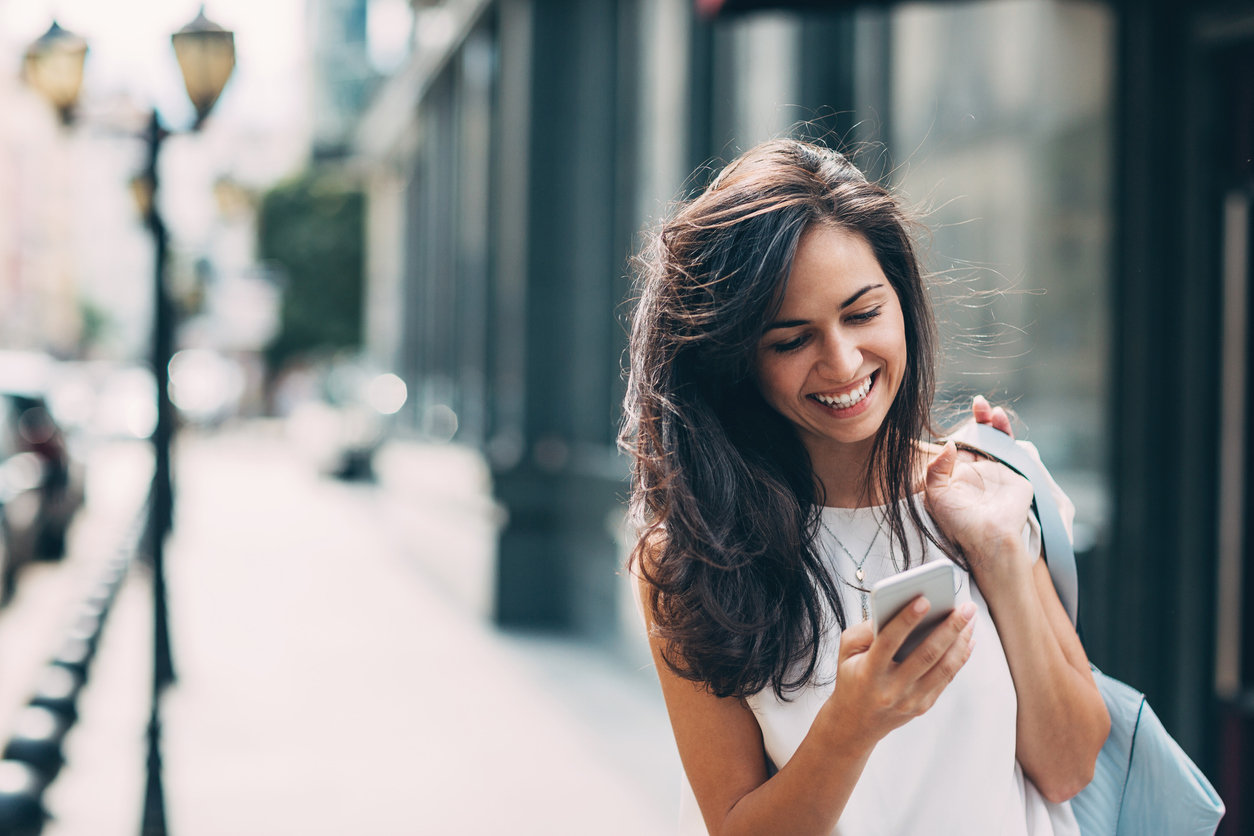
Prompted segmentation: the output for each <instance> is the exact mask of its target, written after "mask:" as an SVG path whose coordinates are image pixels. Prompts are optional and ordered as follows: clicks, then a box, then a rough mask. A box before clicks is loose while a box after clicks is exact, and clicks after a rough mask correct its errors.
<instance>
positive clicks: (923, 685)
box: [911, 620, 975, 701]
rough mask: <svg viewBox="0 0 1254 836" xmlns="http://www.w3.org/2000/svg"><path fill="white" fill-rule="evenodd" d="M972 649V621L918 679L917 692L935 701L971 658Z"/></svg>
mask: <svg viewBox="0 0 1254 836" xmlns="http://www.w3.org/2000/svg"><path fill="white" fill-rule="evenodd" d="M974 649H975V621H974V620H972V621H968V622H967V626H966V627H964V628H963V629H962V631H961V632H960V633H959V634H958V636H957V638H956V639H955V640H954V642H953V643H952V644H950V645H949V647H948V648H947V649H946V650H945V653H944V654H943V655H942V656H941V657H940V659H939V660H938V661H937V662H936V664H934V665H932V667H931V668H930V669H929V670H928V671H927V672H926V673H925V674H923V676H922V677H920V678H919V682H918V687H919V690H920V691H921V692H922V693H923V694H927V695H929V696H930V698H931V700H932V701H935V698H936V696H937V695H939V694H940V692H941V691H943V690H945V686H947V685H948V684H949V683H950V682H953V679H954V677H955V676H957V675H958V671H960V670H962V666H963V665H965V664H966V663H967V660H968V659H970V658H971V651H972V650H974ZM911 655H912V656H913V654H911Z"/></svg>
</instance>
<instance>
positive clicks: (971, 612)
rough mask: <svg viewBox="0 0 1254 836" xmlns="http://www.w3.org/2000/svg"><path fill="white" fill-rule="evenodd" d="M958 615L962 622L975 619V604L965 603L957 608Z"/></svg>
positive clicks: (971, 602) (972, 602)
mask: <svg viewBox="0 0 1254 836" xmlns="http://www.w3.org/2000/svg"><path fill="white" fill-rule="evenodd" d="M958 615H960V616H962V620H963V621H970V620H971V619H972V618H974V617H975V602H974V601H967V602H966V603H965V604H963V605H962V606H961V607H959V608H958Z"/></svg>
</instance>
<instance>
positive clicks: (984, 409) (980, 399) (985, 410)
mask: <svg viewBox="0 0 1254 836" xmlns="http://www.w3.org/2000/svg"><path fill="white" fill-rule="evenodd" d="M971 415H972V416H974V417H975V420H976V422H977V423H980V424H989V423H992V420H993V408H992V407H991V406H989V403H988V398H985V397H984V396H983V395H976V396H975V397H974V398H972V399H971Z"/></svg>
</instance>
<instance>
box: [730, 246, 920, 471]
mask: <svg viewBox="0 0 1254 836" xmlns="http://www.w3.org/2000/svg"><path fill="white" fill-rule="evenodd" d="M755 370H756V375H757V382H758V388H759V389H760V390H761V392H762V396H763V398H765V400H766V402H767V403H768V404H770V405H771V407H772V408H774V409H775V410H776V411H777V412H779V414H781V415H783V416H784V417H785V418H787V419H788V420H789V421H790V422H791V423H792V424H793V425H794V426H795V427H796V428H797V432H798V433H799V435H800V437H801V441H802V443H803V444H804V445H805V447H806V449H807V450H808V451H809V453H810V457H811V459H813V460H814V461H815V462H816V464H817V463H818V462H820V461H822V460H824V458H825V457H826V456H829V455H832V454H835V455H838V456H842V457H843V456H845V455H848V454H849V453H853V452H857V451H858V450H861V451H863V452H865V450H866V449H869V445H870V443H871V442H872V441H873V440H874V438H875V434H876V432H877V431H878V430H879V428H880V426H881V425H882V424H883V423H884V418H885V416H887V415H888V409H889V407H890V406H891V405H892V402H893V398H895V397H896V395H897V390H898V388H900V386H901V380H902V377H903V376H904V375H905V372H906V330H905V321H904V318H903V316H902V312H901V302H900V301H899V300H898V298H897V292H896V291H895V290H893V287H892V285H891V284H890V283H889V281H888V278H887V277H886V276H885V275H884V271H883V270H882V269H881V268H880V265H879V262H878V261H877V260H876V258H875V254H874V253H873V252H872V250H871V246H870V244H868V243H867V242H866V239H864V238H863V237H862V236H861V235H858V234H856V233H852V232H848V231H846V230H842V229H837V228H834V227H831V226H827V225H824V224H812V225H811V226H810V227H809V228H807V229H806V231H805V232H804V233H802V236H801V240H800V242H799V243H798V245H797V253H796V256H795V258H794V260H793V265H792V271H791V272H790V273H789V274H788V284H787V290H786V291H785V293H784V298H783V302H782V304H781V305H780V308H779V312H778V314H777V315H776V316H775V318H774V320H773V321H771V322H769V323H767V324H766V330H765V331H764V332H763V334H762V337H761V339H760V340H759V341H758V349H757V360H756V366H755Z"/></svg>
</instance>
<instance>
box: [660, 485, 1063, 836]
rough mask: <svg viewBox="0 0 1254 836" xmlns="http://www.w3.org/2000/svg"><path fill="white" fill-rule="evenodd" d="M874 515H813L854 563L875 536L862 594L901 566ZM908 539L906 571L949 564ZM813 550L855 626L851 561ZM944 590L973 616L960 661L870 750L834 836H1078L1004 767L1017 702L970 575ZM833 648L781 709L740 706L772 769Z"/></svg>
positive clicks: (689, 813)
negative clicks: (934, 693) (969, 641)
mask: <svg viewBox="0 0 1254 836" xmlns="http://www.w3.org/2000/svg"><path fill="white" fill-rule="evenodd" d="M1067 506H1068V507H1069V506H1070V503H1069V502H1068V503H1067ZM883 513H884V508H883V507H878V508H824V509H823V510H822V515H823V520H824V522H825V523H826V527H830V528H831V529H832V531H834V532H836V534H837V535H838V536H839V537H840V540H841V542H843V543H844V545H845V546H846V547H847V548H848V550H849V551H850V552H851V553H852V554H853V555H854V556H856V557H857V558H858V559H861V558H862V556H863V554H864V553H865V552H866V550H867V548H868V546H869V545H870V543H871V540H872V538H873V537H877V540H876V544H875V546H874V547H873V548H872V549H871V553H870V555H869V556H868V557H867V558H866V562H865V563H864V564H863V569H864V571H865V575H866V577H865V581H864V582H863V584H862V585H863V586H865V588H868V589H869V588H870V587H871V585H872V584H874V583H875V582H876V581H877V580H879V579H881V578H884V577H887V576H889V575H892V574H895V573H896V572H898V571H900V570H901V568H902V567H900V566H899V565H894V559H893V556H892V555H891V554H890V552H889V549H888V547H887V546H888V542H889V538H888V536H887V531H886V530H884V531H880V532H879V534H878V536H877V534H876V531H877V528H879V526H880V523H881V517H882V516H883ZM907 519H908V518H907ZM924 519H927V517H926V515H925V516H924ZM910 533H911V534H912V536H913V542H912V543H911V555H913V560H912V565H918V563H919V555H920V553H921V552H920V549H922V550H923V551H922V554H923V555H924V560H925V561H932V560H948V558H946V557H945V556H944V554H943V553H941V552H940V551H939V550H938V549H937V548H936V547H935V546H933V545H932V544H931V543H930V542H926V541H925V538H923V537H922V536H921V535H920V534H919V532H917V531H911V532H910ZM1025 538H1027V539H1028V544H1029V551H1028V554H1030V555H1039V554H1040V540H1039V533H1038V532H1037V531H1036V525H1035V520H1033V521H1032V523H1031V525H1030V526H1029V527H1027V528H1025ZM925 542H926V546H925V545H924V544H925ZM818 546H819V554H820V555H826V557H827V559H828V561H829V563H828V565H829V567H830V569H831V571H832V572H833V574H834V576H835V577H836V578H837V585H838V587H839V589H840V592H841V603H842V605H843V607H844V611H845V615H846V619H847V621H848V623H850V624H854V623H857V622H859V621H861V620H862V601H861V593H860V592H859V591H858V590H857V589H856V588H854V587H853V586H851V585H850V584H849V583H848V582H846V581H854V582H855V583H856V581H855V580H854V569H855V564H854V562H853V560H852V559H851V558H850V557H849V556H848V555H846V554H845V552H844V551H842V550H841V548H840V547H839V546H838V545H837V544H836V542H835V541H834V540H833V538H832V536H831V534H830V533H829V532H828V531H827V530H826V528H823V529H821V530H820V533H819V543H818ZM897 562H898V564H900V562H901V558H900V556H899V557H898V558H897ZM954 580H955V584H956V586H957V589H956V598H957V601H958V603H959V604H961V603H963V602H966V601H974V602H975V603H976V606H977V607H978V615H977V621H976V626H975V636H976V642H975V648H974V650H973V651H972V653H971V658H970V659H969V660H968V661H967V663H966V665H964V666H963V668H962V670H960V671H959V672H958V675H957V676H956V677H955V678H954V680H953V682H951V683H950V684H949V686H948V687H947V688H946V689H945V690H944V691H943V692H942V693H941V695H940V697H939V698H938V699H937V700H936V703H935V704H934V705H933V706H932V708H931V709H929V710H928V711H927V712H926V713H924V714H922V715H921V716H919V717H916V718H915V719H913V720H911V721H910V722H908V723H906V724H905V725H903V726H901V727H900V728H897V729H894V730H893V731H891V732H889V733H888V734H887V735H886V736H885V737H884V738H883V739H882V740H880V742H879V743H878V744H877V745H876V746H875V749H874V750H873V751H872V753H871V756H870V758H869V760H868V761H867V764H866V768H865V769H864V770H863V771H862V775H861V777H860V778H859V779H858V783H857V785H856V786H855V787H854V790H853V793H852V795H851V796H850V797H849V801H848V803H847V804H846V805H845V810H844V812H843V814H842V815H841V817H840V821H839V822H838V824H837V826H836V828H835V830H833V831H832V833H833V836H909V835H910V834H926V836H948V834H954V835H955V836H956V835H957V834H962V836H1079V833H1080V829H1079V826H1078V825H1077V824H1076V819H1075V816H1074V815H1073V814H1072V812H1071V804H1070V802H1064V803H1062V804H1053V803H1051V802H1049V801H1046V800H1045V798H1044V797H1043V796H1042V795H1041V794H1040V793H1039V792H1038V791H1037V789H1036V787H1035V786H1034V785H1033V784H1032V782H1031V781H1030V780H1028V779H1027V778H1026V777H1025V776H1024V774H1023V770H1022V769H1021V768H1020V767H1019V764H1018V762H1017V761H1016V760H1015V715H1016V710H1017V701H1016V698H1015V689H1014V683H1013V681H1012V680H1011V677H1010V668H1009V666H1008V664H1007V662H1006V656H1005V652H1004V651H1003V649H1002V645H1001V640H1000V638H999V637H998V635H997V627H996V625H994V623H993V619H992V616H991V615H990V614H989V611H988V605H987V604H986V603H985V601H984V598H983V596H981V595H980V591H979V589H977V588H976V587H975V585H974V584H973V583H972V582H971V577H970V576H969V575H968V574H967V573H966V572H963V571H962V570H960V569H956V568H955V572H954ZM839 647H840V631H839V628H838V626H837V625H836V623H835V620H834V619H833V620H832V622H831V625H830V628H829V629H828V630H827V631H826V632H825V634H824V636H823V637H822V640H821V644H820V648H821V653H820V669H819V672H818V676H817V677H815V679H814V680H813V682H814V683H817V684H811V685H808V686H806V687H804V688H802V689H800V690H799V691H795V692H791V693H789V694H788V695H787V696H788V698H789V699H787V700H784V701H781V700H779V699H778V698H777V697H776V696H775V693H774V691H773V690H771V689H770V688H767V689H766V690H765V691H762V692H760V693H758V694H755V695H754V696H753V697H750V698H749V699H748V701H747V702H748V704H749V707H750V708H751V709H752V711H753V713H754V715H755V716H756V717H757V720H758V725H759V726H760V727H761V729H762V738H763V741H764V743H765V746H766V752H767V754H768V755H769V756H770V758H771V761H772V762H773V763H774V764H775V765H776V766H783V764H785V763H787V761H788V759H789V758H791V757H792V755H793V752H795V751H796V749H797V746H798V745H799V744H800V743H801V740H802V738H804V737H805V735H806V733H807V732H808V731H809V730H810V726H811V724H812V723H813V722H814V718H815V717H816V716H817V714H818V710H819V707H820V706H821V705H822V704H823V702H824V700H826V699H827V698H828V696H830V695H831V693H832V689H833V687H834V680H835V674H836V660H837V652H838V650H839ZM685 784H686V782H685ZM684 795H685V800H684V803H683V805H682V811H681V819H682V820H683V822H682V832H684V833H704V832H705V828H704V824H703V822H702V819H701V814H700V811H699V810H698V809H697V805H696V800H695V798H693V797H692V791H691V789H689V788H687V787H686V786H685V792H684Z"/></svg>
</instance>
